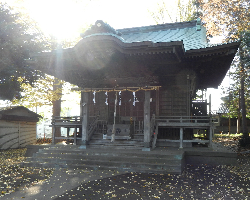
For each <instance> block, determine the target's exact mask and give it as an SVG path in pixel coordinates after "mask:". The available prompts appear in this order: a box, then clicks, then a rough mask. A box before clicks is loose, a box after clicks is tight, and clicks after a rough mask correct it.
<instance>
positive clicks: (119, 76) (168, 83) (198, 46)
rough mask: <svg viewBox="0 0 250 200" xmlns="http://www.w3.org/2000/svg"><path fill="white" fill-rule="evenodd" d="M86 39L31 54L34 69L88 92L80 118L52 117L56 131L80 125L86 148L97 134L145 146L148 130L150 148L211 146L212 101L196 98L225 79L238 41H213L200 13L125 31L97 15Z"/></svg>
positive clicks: (78, 139) (79, 140)
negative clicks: (197, 16)
mask: <svg viewBox="0 0 250 200" xmlns="http://www.w3.org/2000/svg"><path fill="white" fill-rule="evenodd" d="M81 37H82V39H81V40H80V41H79V42H78V43H77V44H76V45H75V46H74V47H73V48H68V49H59V50H55V51H51V52H43V53H38V54H34V55H33V58H32V59H33V61H32V62H31V63H33V64H32V66H33V68H35V69H38V70H41V71H43V72H45V73H47V74H50V75H53V76H55V77H57V78H58V79H61V80H64V81H66V82H69V83H71V84H74V85H76V86H78V87H77V88H76V89H77V90H79V91H81V105H80V108H79V109H80V111H81V112H80V113H81V114H80V116H74V117H73V116H72V117H60V116H53V121H52V126H53V127H54V130H55V128H56V127H58V128H60V127H66V128H68V129H69V128H75V134H74V137H73V138H74V144H77V145H78V144H79V145H81V146H82V147H83V148H85V147H87V146H88V145H91V140H92V139H93V136H94V135H98V134H99V135H100V138H99V141H101V140H103V141H106V143H107V141H108V142H111V140H112V142H113V143H116V142H118V140H124V141H127V142H128V143H129V142H130V143H131V142H132V141H133V142H134V143H136V141H137V142H138V145H139V139H137V140H136V138H139V136H141V143H140V145H141V144H142V149H143V150H145V151H147V150H150V149H152V148H154V147H155V146H177V147H180V148H182V147H191V146H193V145H194V144H197V143H202V144H207V145H208V146H209V145H210V144H211V141H212V136H213V129H214V124H213V120H212V116H211V112H210V111H211V104H210V107H209V103H208V101H207V100H202V101H193V100H192V99H194V98H195V97H196V92H197V90H198V89H201V90H203V89H207V88H217V87H218V86H219V85H220V83H221V82H222V80H223V78H224V77H225V75H226V73H227V71H228V69H229V67H230V64H231V62H232V60H233V58H234V56H235V54H236V52H237V49H238V47H239V42H233V43H226V44H218V45H213V46H212V45H211V44H209V43H208V41H207V37H206V29H205V27H203V25H202V24H201V21H200V20H199V19H198V20H195V21H189V22H179V23H167V24H159V25H152V26H144V27H135V28H125V29H114V28H113V27H111V26H110V25H108V24H107V23H104V22H103V21H101V20H98V21H96V23H95V24H94V25H93V26H91V28H90V29H89V30H87V31H86V32H85V33H83V34H81ZM209 102H211V101H209ZM77 132H78V135H77ZM197 132H203V133H204V137H203V138H197V137H195V136H194V135H195V134H196V133H197ZM137 136H138V137H137ZM63 138H66V139H72V137H70V136H69V134H68V135H67V137H61V136H60V135H59V136H58V135H55V132H53V141H55V140H56V139H63ZM103 144H105V142H104V143H103Z"/></svg>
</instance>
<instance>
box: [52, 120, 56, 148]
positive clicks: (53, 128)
mask: <svg viewBox="0 0 250 200" xmlns="http://www.w3.org/2000/svg"><path fill="white" fill-rule="evenodd" d="M55 133H56V128H55V126H54V125H52V144H53V145H54V144H55V137H56V135H55Z"/></svg>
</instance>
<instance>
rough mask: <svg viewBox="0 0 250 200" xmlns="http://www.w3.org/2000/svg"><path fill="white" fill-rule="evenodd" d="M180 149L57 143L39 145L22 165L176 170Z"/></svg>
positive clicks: (177, 169) (181, 159) (180, 162)
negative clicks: (169, 151) (82, 146)
mask: <svg viewBox="0 0 250 200" xmlns="http://www.w3.org/2000/svg"><path fill="white" fill-rule="evenodd" d="M183 159H184V154H183V153H178V154H173V153H167V152H161V151H156V152H144V151H141V150H139V151H134V150H133V149H131V150H125V149H124V146H123V149H121V150H118V151H117V150H116V149H114V148H113V147H112V149H111V148H109V149H101V150H100V148H99V149H91V148H88V149H80V148H79V146H74V145H58V146H50V147H47V148H44V149H40V150H39V151H38V152H37V153H34V154H33V156H32V157H30V158H27V159H26V161H25V162H23V163H22V166H25V167H49V168H54V167H61V168H70V169H75V168H78V169H86V168H89V169H99V170H101V169H112V170H118V171H129V172H146V173H177V174H180V173H181V172H182V162H183Z"/></svg>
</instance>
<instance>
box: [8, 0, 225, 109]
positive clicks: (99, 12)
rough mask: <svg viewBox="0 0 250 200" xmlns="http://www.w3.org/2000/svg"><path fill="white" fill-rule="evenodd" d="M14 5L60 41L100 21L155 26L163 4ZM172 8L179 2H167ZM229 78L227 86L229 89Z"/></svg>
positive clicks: (130, 0)
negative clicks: (158, 6)
mask: <svg viewBox="0 0 250 200" xmlns="http://www.w3.org/2000/svg"><path fill="white" fill-rule="evenodd" d="M6 2H7V3H9V4H11V5H17V4H16V2H22V4H21V5H22V7H24V8H25V9H26V12H27V13H28V14H29V15H30V16H31V17H32V18H33V19H34V20H36V21H37V22H38V23H39V25H40V27H41V29H42V30H43V31H44V32H45V33H46V34H50V35H54V36H56V37H57V38H58V40H64V39H68V38H71V37H78V36H79V34H80V33H81V32H83V31H82V29H83V28H84V27H87V26H89V25H90V24H94V23H95V22H96V20H103V21H104V22H107V23H108V24H109V25H110V26H112V27H113V28H114V29H121V28H130V27H140V26H148V25H155V22H154V20H153V18H152V17H151V15H150V13H149V11H148V10H150V11H155V10H156V9H157V3H158V2H161V0H126V1H121V0H90V1H89V0H6ZM166 2H167V3H168V4H167V6H168V8H169V9H170V10H173V9H172V8H173V7H174V5H175V4H176V0H172V1H166ZM228 82H229V80H228V79H227V78H226V79H225V81H224V82H223V84H224V85H225V84H226V85H228ZM210 93H211V94H212V110H218V107H219V105H220V103H222V101H221V100H220V98H219V96H220V93H221V91H220V90H212V89H209V90H208V94H207V98H208V95H209V94H210Z"/></svg>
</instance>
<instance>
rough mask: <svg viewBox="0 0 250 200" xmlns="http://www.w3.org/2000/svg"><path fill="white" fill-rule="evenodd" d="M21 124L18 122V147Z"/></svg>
mask: <svg viewBox="0 0 250 200" xmlns="http://www.w3.org/2000/svg"><path fill="white" fill-rule="evenodd" d="M20 129H21V125H20V122H19V123H18V148H20V137H21V130H20Z"/></svg>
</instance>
